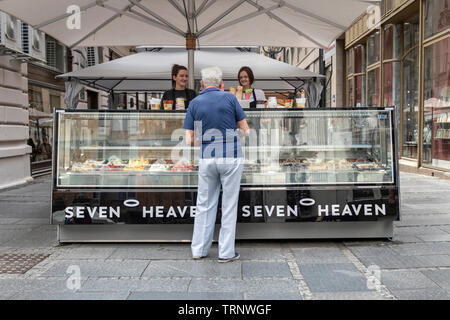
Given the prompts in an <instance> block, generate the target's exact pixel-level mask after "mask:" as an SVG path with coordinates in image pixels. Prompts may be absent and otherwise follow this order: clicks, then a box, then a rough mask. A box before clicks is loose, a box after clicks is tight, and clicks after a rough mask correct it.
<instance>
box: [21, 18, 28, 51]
mask: <svg viewBox="0 0 450 320" xmlns="http://www.w3.org/2000/svg"><path fill="white" fill-rule="evenodd" d="M22 50H23V52H24V53H27V54H30V33H29V29H28V24H26V23H23V22H22Z"/></svg>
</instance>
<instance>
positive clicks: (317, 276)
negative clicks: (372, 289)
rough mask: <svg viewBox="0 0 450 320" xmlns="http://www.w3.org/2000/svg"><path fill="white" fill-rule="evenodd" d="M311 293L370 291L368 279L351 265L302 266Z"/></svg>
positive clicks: (301, 270)
mask: <svg viewBox="0 0 450 320" xmlns="http://www.w3.org/2000/svg"><path fill="white" fill-rule="evenodd" d="M299 267H300V272H301V273H302V275H303V278H304V279H305V281H306V283H307V284H308V287H309V288H310V290H311V292H341V291H368V288H367V279H366V278H365V277H364V276H363V275H362V274H361V272H359V271H358V269H356V267H355V266H354V265H353V264H351V263H332V264H304V265H300V266H299Z"/></svg>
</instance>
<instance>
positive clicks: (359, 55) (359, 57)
mask: <svg viewBox="0 0 450 320" xmlns="http://www.w3.org/2000/svg"><path fill="white" fill-rule="evenodd" d="M354 52H355V73H364V72H366V50H365V46H363V45H359V46H356V47H355V50H354Z"/></svg>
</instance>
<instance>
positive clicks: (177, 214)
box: [51, 108, 399, 242]
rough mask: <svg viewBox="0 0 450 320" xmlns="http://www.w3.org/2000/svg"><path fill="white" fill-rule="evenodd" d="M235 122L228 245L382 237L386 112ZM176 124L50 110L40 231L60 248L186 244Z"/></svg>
mask: <svg viewBox="0 0 450 320" xmlns="http://www.w3.org/2000/svg"><path fill="white" fill-rule="evenodd" d="M246 115H247V121H248V124H249V127H250V129H251V132H250V135H249V136H248V137H243V138H241V144H242V150H243V154H244V172H243V176H242V180H241V191H240V196H239V204H238V221H237V223H238V227H237V234H236V237H237V238H238V239H265V238H267V239H284V238H390V237H392V232H393V231H392V230H393V227H392V225H393V221H395V220H398V219H399V179H398V159H397V142H396V137H397V134H396V130H397V129H396V122H395V118H396V116H395V110H394V108H370V109H362V108H358V109H302V110H279V109H258V110H256V111H246ZM184 118H185V111H170V112H168V111H148V110H142V111H134V110H128V111H116V110H114V111H113V110H105V111H97V110H95V111H89V110H76V111H72V110H70V111H69V110H55V117H54V121H55V125H54V130H55V132H54V137H55V143H54V153H53V157H54V158H53V193H52V212H51V221H52V223H53V224H57V225H58V239H59V241H60V242H83V241H130V242H134V241H189V240H190V239H191V236H192V228H193V221H194V216H195V210H196V207H195V203H196V193H197V181H198V179H197V172H198V165H199V152H200V150H201V147H200V145H199V144H200V142H199V139H201V137H200V135H198V134H197V132H196V143H195V144H194V146H187V145H186V144H185V141H184V135H185V131H184V130H183V129H182V127H183V121H184ZM221 201H222V199H220V200H219V206H218V217H217V223H220V214H221V210H220V204H221Z"/></svg>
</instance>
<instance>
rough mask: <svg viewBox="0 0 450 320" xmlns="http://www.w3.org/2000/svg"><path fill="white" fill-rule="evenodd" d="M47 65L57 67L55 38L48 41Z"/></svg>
mask: <svg viewBox="0 0 450 320" xmlns="http://www.w3.org/2000/svg"><path fill="white" fill-rule="evenodd" d="M46 53H47V65H49V66H50V67H53V68H56V42H55V41H54V40H47V41H46Z"/></svg>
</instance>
